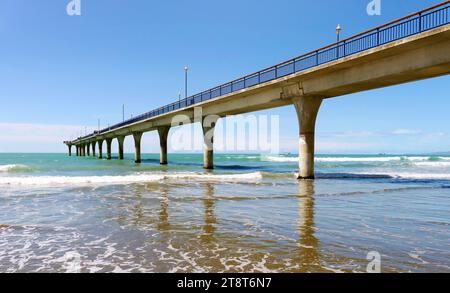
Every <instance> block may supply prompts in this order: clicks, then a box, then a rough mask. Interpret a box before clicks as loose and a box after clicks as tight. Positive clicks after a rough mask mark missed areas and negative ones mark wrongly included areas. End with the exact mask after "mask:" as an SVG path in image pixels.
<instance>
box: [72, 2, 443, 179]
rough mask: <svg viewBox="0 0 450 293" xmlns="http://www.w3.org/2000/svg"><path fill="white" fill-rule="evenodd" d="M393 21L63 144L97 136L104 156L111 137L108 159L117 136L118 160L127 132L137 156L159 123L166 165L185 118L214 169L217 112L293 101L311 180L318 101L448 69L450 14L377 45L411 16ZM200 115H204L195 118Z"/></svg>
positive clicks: (79, 144)
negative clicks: (175, 129)
mask: <svg viewBox="0 0 450 293" xmlns="http://www.w3.org/2000/svg"><path fill="white" fill-rule="evenodd" d="M442 5H444V6H448V5H450V4H449V3H446V4H442ZM433 13H434V14H433V15H434V16H435V17H438V16H439V15H440V14H439V13H436V11H434V12H433ZM430 15H431V14H430ZM416 16H417V18H418V19H421V20H423V21H426V22H429V24H430V25H431V24H432V23H431V20H432V19H433V21H436V19H438V18H436V19H434V18H431V17H429V18H428V17H424V14H423V12H421V13H418V14H417V15H416ZM420 17H421V18H420ZM439 19H440V18H439ZM440 21H442V20H440ZM393 23H394V22H391V23H388V24H386V25H384V26H379V27H377V28H374V29H373V30H371V31H370V32H371V33H370V34H368V32H365V33H364V35H361V34H358V35H355V36H353V37H351V38H348V39H346V40H342V41H341V43H340V44H341V45H340V47H342V48H343V49H344V50H345V49H347V52H345V51H344V52H342V53H341V54H340V55H342V57H339V56H336V58H335V59H334V57H333V58H330V56H331V55H333V56H335V55H334V54H333V53H330V52H333V50H336V49H337V48H336V44H330V45H329V46H326V47H322V48H320V49H317V50H314V51H312V52H309V53H307V54H304V55H301V56H298V57H296V58H294V59H292V60H289V61H286V62H284V63H280V64H278V65H276V66H274V67H270V68H266V69H263V70H261V71H258V72H256V73H252V74H251V75H247V76H245V77H242V78H240V79H237V80H235V81H232V82H229V83H225V84H222V85H220V86H217V87H215V88H212V89H210V90H206V91H204V92H202V93H198V94H196V95H193V96H191V97H187V98H186V99H183V100H181V101H178V102H176V103H173V104H169V105H166V106H163V107H160V108H157V109H154V110H152V111H149V112H147V113H144V114H143V115H140V116H138V117H135V118H134V119H131V120H129V121H125V122H121V123H118V124H116V125H113V126H111V127H108V128H105V129H103V130H99V131H96V132H93V133H92V134H89V135H86V136H84V137H80V138H78V139H76V140H74V141H66V142H64V143H66V144H71V145H75V146H76V148H77V155H78V156H85V154H86V149H85V144H86V143H89V142H92V141H97V142H99V152H100V153H99V158H101V157H102V154H101V141H103V140H106V143H107V158H108V160H110V159H111V142H112V140H113V139H116V138H117V139H118V141H119V159H123V140H124V137H125V136H128V135H133V137H134V140H135V150H136V153H135V161H136V162H137V163H139V162H140V161H141V137H142V133H145V132H149V131H156V130H157V131H158V134H159V139H160V149H161V153H160V163H161V164H163V165H164V164H167V161H168V160H167V137H168V132H169V129H170V127H171V126H172V125H175V124H173V123H174V121H176V120H177V119H179V118H180V117H183V119H182V120H183V121H186V122H183V123H182V124H179V125H185V124H189V123H196V122H201V123H202V130H203V141H204V162H203V166H204V168H205V169H212V168H214V157H213V156H214V130H215V125H216V122H217V120H218V118H219V117H226V116H232V115H240V114H245V113H251V112H255V111H264V110H268V109H274V108H278V107H284V106H288V105H292V104H293V105H294V106H295V109H296V112H297V116H298V125H299V178H300V179H313V178H314V151H315V150H314V147H315V146H314V144H315V125H316V119H317V114H318V111H319V109H320V105H321V103H322V101H323V100H324V99H325V98H326V99H330V98H336V97H340V96H343V95H350V94H354V93H358V92H363V91H368V90H374V89H379V88H383V87H387V86H394V85H399V84H404V83H408V82H415V81H420V80H424V79H428V78H435V77H439V76H444V75H448V74H450V54H449V53H448V52H450V22H447V21H446V23H445V24H442V25H440V26H438V27H434V28H433V27H430V28H427V29H424V30H420V31H418V32H417V33H414V34H412V35H410V34H405V33H404V32H403V36H402V37H401V38H398V39H391V40H389V41H383V42H379V43H377V44H372V43H373V41H374V40H378V41H380V40H383V39H384V38H387V37H388V34H387V33H386V32H387V31H389V32H390V33H393V34H394V33H401V32H402V30H401V28H402V27H404V24H405V23H406V22H405V20H404V19H400V20H398V21H397V23H398V24H399V25H398V26H394V25H392V24H393ZM400 24H401V25H400ZM424 28H425V27H424ZM373 36H377V37H378V38H374V37H373ZM379 37H382V38H381V39H380V38H379ZM356 40H358V44H360V45H361V46H362V48H361V50H359V49H358V51H355V48H353V47H352V46H349V45H348V44H350V42H355V41H356ZM360 40H364V42H362V41H360ZM358 46H359V45H358ZM330 54H331V55H330ZM196 108H201V113H202V114H201V115H198V116H196V111H195V109H196ZM196 117H198V118H196ZM200 117H203V118H200ZM199 119H201V120H202V121H198V120H199ZM177 125H178V124H177ZM281 127H295V125H281ZM240 139H241V138H240ZM242 139H243V138H242ZM305 181H307V180H305Z"/></svg>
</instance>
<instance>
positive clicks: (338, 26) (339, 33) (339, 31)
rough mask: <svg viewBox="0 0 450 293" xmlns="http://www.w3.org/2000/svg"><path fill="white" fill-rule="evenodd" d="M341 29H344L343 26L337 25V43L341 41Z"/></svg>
mask: <svg viewBox="0 0 450 293" xmlns="http://www.w3.org/2000/svg"><path fill="white" fill-rule="evenodd" d="M341 31H342V27H341V25H340V24H338V25H337V27H336V36H337V43H339V40H340V35H341Z"/></svg>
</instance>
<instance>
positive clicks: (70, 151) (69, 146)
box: [67, 144, 72, 157]
mask: <svg viewBox="0 0 450 293" xmlns="http://www.w3.org/2000/svg"><path fill="white" fill-rule="evenodd" d="M67 147H68V148H69V157H71V156H72V145H71V144H69V145H68V146H67Z"/></svg>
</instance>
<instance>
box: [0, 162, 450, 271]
mask: <svg viewBox="0 0 450 293" xmlns="http://www.w3.org/2000/svg"><path fill="white" fill-rule="evenodd" d="M143 158H144V162H143V164H142V165H140V166H138V165H135V164H134V163H133V161H132V155H127V156H126V160H124V161H117V160H112V161H106V160H98V159H94V158H77V157H71V158H69V157H67V156H66V155H63V154H0V272H54V271H56V272H364V271H366V266H367V265H368V263H369V261H368V260H367V259H366V257H367V254H368V253H369V252H370V251H377V252H379V253H380V254H381V269H382V271H383V272H450V258H449V255H450V249H449V245H448V243H449V239H450V230H449V228H450V166H449V164H448V163H450V157H442V156H441V157H439V156H348V155H346V156H318V158H317V159H316V169H317V170H316V171H317V177H318V179H317V180H316V181H302V182H299V181H297V180H296V176H295V174H294V173H295V172H297V169H296V168H297V159H296V158H295V157H293V156H259V155H215V163H216V165H217V168H216V170H214V171H213V172H204V171H203V170H202V169H201V165H202V156H201V155H197V154H189V155H182V154H177V155H171V156H169V160H170V165H169V166H167V167H161V166H159V164H158V155H144V156H143Z"/></svg>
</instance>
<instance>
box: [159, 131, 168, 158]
mask: <svg viewBox="0 0 450 293" xmlns="http://www.w3.org/2000/svg"><path fill="white" fill-rule="evenodd" d="M169 130H170V127H169V126H164V127H158V135H159V147H160V155H159V163H160V164H161V165H167V137H168V135H169Z"/></svg>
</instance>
